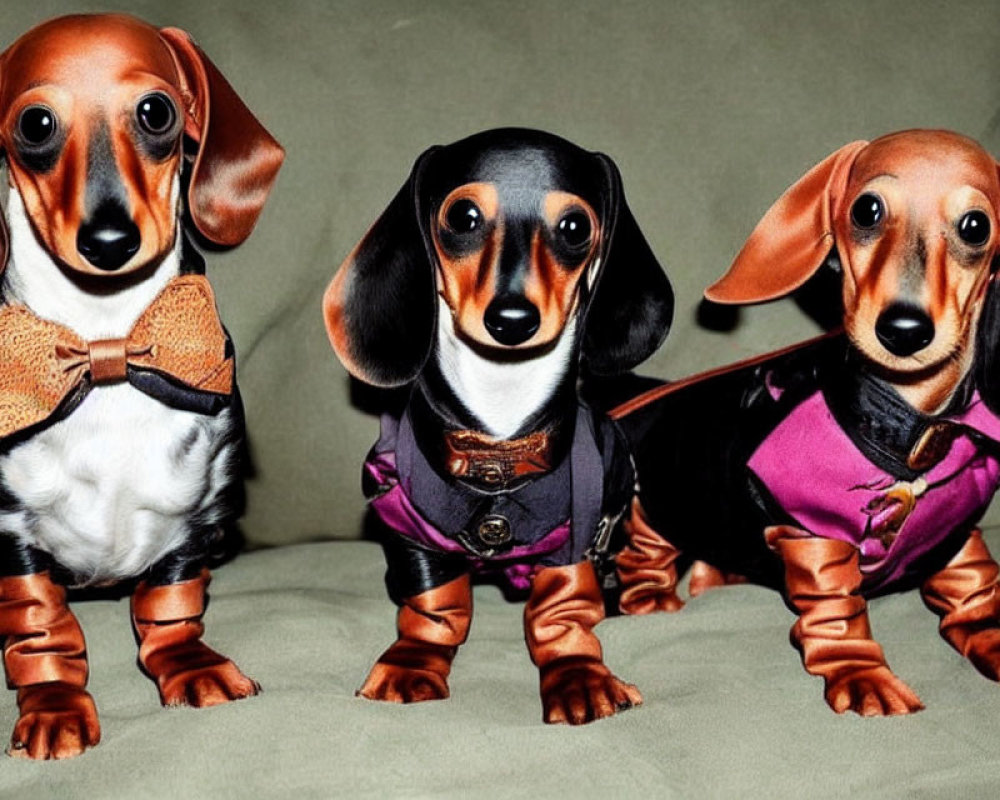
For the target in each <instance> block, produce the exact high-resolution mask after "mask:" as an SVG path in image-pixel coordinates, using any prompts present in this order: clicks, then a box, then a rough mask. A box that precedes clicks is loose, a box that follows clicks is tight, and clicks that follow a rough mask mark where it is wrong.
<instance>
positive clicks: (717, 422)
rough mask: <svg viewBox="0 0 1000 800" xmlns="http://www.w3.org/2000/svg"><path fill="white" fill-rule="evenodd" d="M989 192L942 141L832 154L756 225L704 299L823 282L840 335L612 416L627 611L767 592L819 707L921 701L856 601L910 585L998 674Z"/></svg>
mask: <svg viewBox="0 0 1000 800" xmlns="http://www.w3.org/2000/svg"><path fill="white" fill-rule="evenodd" d="M998 217H1000V180H998V166H997V163H996V161H994V159H993V157H992V156H991V155H989V154H988V153H987V152H985V151H984V150H983V149H982V147H980V146H979V145H978V144H977V143H975V142H973V141H971V140H970V139H967V138H965V137H963V136H960V135H958V134H955V133H951V132H948V131H923V130H914V131H904V132H901V133H895V134H890V135H887V136H884V137H882V138H879V139H876V140H875V141H872V142H870V143H868V142H854V143H852V144H849V145H847V146H845V147H843V148H841V149H840V150H838V151H837V152H835V153H834V154H833V155H831V156H830V157H829V158H827V159H826V160H824V161H823V162H821V163H820V164H819V165H817V166H816V167H814V168H813V169H812V170H811V171H809V172H808V173H807V174H806V175H805V176H804V177H802V178H801V179H800V180H799V181H797V182H796V183H795V184H794V185H793V186H792V187H791V188H790V189H789V190H788V191H787V192H786V193H785V194H784V195H783V196H782V197H781V199H779V200H778V201H777V203H775V205H774V206H773V207H772V208H771V209H770V210H769V211H768V212H767V214H766V215H765V216H764V218H763V219H762V220H761V222H760V223H759V224H758V226H757V228H756V229H755V230H754V232H753V233H752V235H751V236H750V238H749V240H748V241H747V243H746V245H745V246H744V248H743V250H742V251H741V252H740V254H739V255H738V256H737V258H736V260H735V262H734V264H733V265H732V267H731V268H730V270H729V272H728V273H727V274H726V275H725V276H724V277H723V278H722V279H721V280H720V281H718V282H717V283H716V284H715V285H714V286H712V287H711V288H710V289H709V290H708V291H707V292H706V296H707V297H708V298H709V299H711V300H715V301H717V302H722V303H755V302H762V301H766V300H771V299H774V298H777V297H781V296H783V295H785V294H788V293H789V292H791V291H793V290H794V289H796V288H797V287H799V286H801V285H802V284H804V283H805V282H806V281H807V280H808V279H809V278H810V277H811V276H812V275H813V274H814V273H815V272H816V271H817V270H818V269H819V268H820V267H821V266H822V265H823V264H828V265H830V266H832V267H833V268H834V269H836V270H838V271H839V272H840V273H841V278H842V301H843V308H844V316H843V320H844V329H845V333H846V335H834V336H832V337H826V338H823V339H821V340H817V341H815V342H812V343H808V344H806V345H804V346H799V347H795V348H790V349H789V350H788V351H785V352H782V353H778V354H771V355H768V356H763V357H761V358H758V359H755V360H753V361H751V362H746V363H743V364H738V365H736V366H734V367H730V368H724V369H721V370H717V371H715V372H714V373H710V374H707V375H705V376H698V377H695V378H693V379H690V380H686V381H681V382H679V383H676V384H671V385H667V386H663V387H660V388H657V389H653V390H651V391H649V392H647V393H645V394H644V395H642V396H639V397H637V398H635V399H634V400H632V401H630V402H627V403H625V404H624V405H622V406H620V407H619V408H618V409H616V410H615V411H614V412H613V416H614V417H615V418H617V419H618V421H619V423H620V424H621V425H622V427H623V428H624V429H625V430H626V432H627V434H628V436H629V438H630V439H631V440H632V441H633V442H634V445H635V456H636V462H637V469H638V474H639V484H640V491H639V495H638V499H637V502H636V503H635V505H634V506H633V513H632V516H631V518H630V520H629V521H628V523H627V525H626V528H627V530H628V533H629V537H630V540H631V543H630V544H629V546H628V547H626V548H625V550H623V551H622V552H621V553H620V554H619V556H618V566H619V573H620V577H621V580H622V593H621V599H620V605H621V608H622V610H623V611H625V612H626V613H648V612H650V611H656V610H675V609H677V608H679V607H680V605H681V601H680V600H679V598H678V597H677V594H676V591H675V589H676V581H677V569H676V565H675V560H676V559H677V558H678V556H680V555H682V554H683V555H685V556H688V557H691V558H696V559H700V560H701V562H700V563H697V564H696V567H695V569H694V570H693V571H692V594H696V593H698V592H699V591H701V590H703V589H704V588H707V587H709V586H712V585H718V584H720V583H724V582H727V581H728V580H729V579H730V578H732V577H733V576H737V575H739V576H746V577H749V578H751V579H753V580H755V581H759V582H763V583H766V584H771V585H774V586H776V587H778V588H780V589H782V590H783V592H784V594H785V597H786V600H787V602H788V604H789V605H790V607H791V608H792V609H793V610H794V611H795V612H796V613H797V615H798V619H797V621H796V623H795V625H794V627H793V629H792V640H793V642H794V643H795V644H796V646H797V647H798V648H799V649H800V650H801V653H802V659H803V662H804V665H805V668H806V669H807V670H808V671H809V672H810V673H812V674H814V675H818V676H821V677H823V678H824V680H825V685H826V700H827V702H828V703H829V705H830V706H831V707H832V708H833V709H834V710H835V711H837V712H843V711H847V710H852V711H855V712H857V713H859V714H863V715H869V716H875V715H886V714H905V713H908V712H913V711H916V710H918V709H920V708H922V704H921V701H920V700H919V698H918V697H917V695H916V694H915V693H914V691H913V690H912V689H910V687H908V686H907V685H906V684H905V683H903V682H902V681H901V680H900V679H899V678H897V677H896V676H895V675H894V674H893V673H892V672H891V671H890V670H889V667H888V665H887V664H886V660H885V656H884V654H883V652H882V649H881V647H880V646H879V645H878V644H877V643H876V642H875V640H874V639H873V638H872V635H871V629H870V626H869V622H868V613H867V604H866V599H867V598H869V597H873V596H877V595H879V594H883V593H885V592H889V591H897V590H900V589H905V588H908V587H919V589H920V591H921V593H922V595H923V598H924V600H925V602H926V603H927V605H928V606H929V607H930V608H931V609H932V610H934V611H935V612H936V613H937V614H938V615H939V616H940V617H941V623H940V630H941V634H942V636H943V637H944V638H945V639H946V640H947V641H948V642H949V643H950V644H951V645H952V646H954V647H955V648H956V649H957V650H959V651H960V652H961V653H962V654H963V655H964V656H966V657H967V658H968V659H969V660H970V661H971V662H972V663H973V665H974V666H975V667H976V668H977V669H978V670H979V671H980V672H982V673H983V674H984V675H986V676H987V677H989V678H991V679H993V680H998V679H1000V586H998V583H997V575H998V567H997V564H996V562H995V561H994V560H993V558H992V557H991V556H990V553H989V551H988V550H987V548H986V545H985V543H984V542H983V539H982V537H981V535H980V532H979V530H978V529H977V528H976V525H977V522H978V520H979V519H980V517H981V516H982V514H983V513H984V511H985V510H986V507H987V506H988V505H989V502H990V500H991V498H992V497H993V495H994V492H995V491H996V489H997V486H998V483H1000V416H998V415H1000V367H998V360H997V356H998V348H1000V292H998V284H997V280H996V278H995V277H994V273H995V271H996V263H997V254H998V247H1000V232H998Z"/></svg>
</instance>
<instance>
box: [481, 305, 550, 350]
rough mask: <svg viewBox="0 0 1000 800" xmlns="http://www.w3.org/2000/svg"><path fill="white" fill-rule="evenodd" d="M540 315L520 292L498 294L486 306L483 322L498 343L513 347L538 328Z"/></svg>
mask: <svg viewBox="0 0 1000 800" xmlns="http://www.w3.org/2000/svg"><path fill="white" fill-rule="evenodd" d="M541 322H542V315H541V314H540V313H539V312H538V309H537V308H536V307H535V305H534V303H532V302H531V301H530V300H528V298H527V297H525V296H524V295H521V294H508V295H500V296H498V297H495V298H493V301H492V302H491V303H490V304H489V306H487V307H486V314H485V315H484V317H483V323H484V324H485V325H486V330H488V331H489V333H490V336H492V337H493V338H494V339H496V340H497V341H498V342H499V343H500V344H503V345H507V346H508V347H513V346H514V345H518V344H522V343H523V342H526V341H528V339H530V338H531V337H532V336H534V335H535V332H536V331H537V330H538V328H539V326H540V325H541Z"/></svg>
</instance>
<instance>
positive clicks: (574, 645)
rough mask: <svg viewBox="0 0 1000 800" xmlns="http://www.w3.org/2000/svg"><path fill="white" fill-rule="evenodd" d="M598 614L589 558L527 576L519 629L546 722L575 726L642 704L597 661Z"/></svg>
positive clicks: (600, 603)
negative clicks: (522, 631) (529, 578)
mask: <svg viewBox="0 0 1000 800" xmlns="http://www.w3.org/2000/svg"><path fill="white" fill-rule="evenodd" d="M603 618H604V600H603V598H602V595H601V588H600V585H599V584H598V582H597V576H596V574H595V573H594V568H593V565H592V564H591V563H590V561H582V562H580V563H579V564H573V565H570V566H567V567H546V568H544V569H542V570H540V571H539V572H538V573H537V574H536V575H535V577H534V579H533V580H532V584H531V594H530V596H529V598H528V602H527V605H526V606H525V609H524V628H525V638H526V640H527V643H528V652H529V653H530V654H531V660H532V661H533V662H534V663H535V665H536V666H537V667H538V671H539V680H540V688H541V695H542V714H543V719H544V720H545V721H546V722H566V723H569V724H571V725H580V724H582V723H585V722H591V721H593V720H595V719H600V718H601V717H609V716H611V715H612V714H615V713H617V712H619V711H624V710H625V709H627V708H631V707H632V706H637V705H639V704H640V703H642V695H641V694H639V690H638V689H636V687H635V686H632V685H631V684H628V683H625V682H624V681H622V680H620V679H618V678H617V677H615V676H614V675H613V674H611V670H609V669H608V668H607V666H605V664H604V661H603V660H602V654H601V643H600V641H599V640H598V638H597V635H596V634H595V633H594V627H595V626H596V625H597V623H599V622H600V621H601V620H602V619H603Z"/></svg>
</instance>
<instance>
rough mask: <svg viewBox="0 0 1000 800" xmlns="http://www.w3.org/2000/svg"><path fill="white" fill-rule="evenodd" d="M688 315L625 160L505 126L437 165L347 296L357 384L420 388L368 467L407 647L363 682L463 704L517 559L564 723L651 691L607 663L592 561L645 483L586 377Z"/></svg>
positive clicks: (337, 342)
mask: <svg viewBox="0 0 1000 800" xmlns="http://www.w3.org/2000/svg"><path fill="white" fill-rule="evenodd" d="M672 306H673V297H672V293H671V290H670V286H669V283H668V282H667V279H666V277H665V276H664V274H663V272H662V270H661V269H660V266H659V264H658V263H657V261H656V259H655V258H654V256H653V254H652V252H651V251H650V249H649V246H648V245H647V243H646V241H645V239H644V238H643V236H642V234H641V232H640V231H639V228H638V226H637V225H636V223H635V220H634V219H633V218H632V215H631V213H630V212H629V209H628V206H627V205H626V203H625V198H624V196H623V194H622V187H621V179H620V176H619V173H618V170H617V168H616V167H615V165H614V164H613V162H612V161H611V160H610V159H609V158H608V157H607V156H604V155H601V154H599V153H591V152H587V151H584V150H581V149H580V148H579V147H576V146H575V145H573V144H571V143H569V142H567V141H565V140H563V139H560V138H558V137H556V136H553V135H550V134H546V133H542V132H538V131H531V130H518V129H502V130H492V131H487V132H484V133H480V134H478V135H475V136H471V137H469V138H467V139H463V140H461V141H459V142H456V143H454V144H452V145H449V146H447V147H435V148H431V149H430V150H427V151H426V152H425V153H424V154H423V155H421V156H420V158H418V159H417V162H416V164H415V166H414V167H413V172H412V174H411V176H410V178H409V180H408V181H407V182H406V184H405V185H404V186H403V188H402V189H401V190H400V192H399V194H397V195H396V197H395V199H394V200H393V201H392V203H390V205H389V207H388V208H387V209H386V210H385V212H384V213H383V214H382V216H381V217H380V218H379V219H378V221H377V222H376V223H375V225H374V226H373V227H372V229H371V230H370V231H369V232H368V233H367V234H366V235H365V237H364V238H363V239H362V240H361V243H360V244H359V245H358V246H357V248H356V249H355V250H354V252H353V253H351V254H350V256H349V257H348V258H347V261H346V262H345V263H344V265H343V267H341V269H340V271H339V273H338V274H337V275H336V277H335V278H334V280H333V282H332V283H331V285H330V288H329V290H328V291H327V295H326V299H325V316H326V322H327V329H328V331H329V334H330V341H331V343H332V344H333V347H334V349H335V350H336V352H337V354H338V355H339V356H340V358H341V360H342V361H343V363H344V365H345V366H346V367H347V369H348V370H349V371H350V372H351V374H352V375H354V376H355V377H357V378H359V379H361V380H362V381H365V382H367V383H370V384H374V385H377V386H398V385H404V384H411V385H412V391H411V393H410V398H409V402H408V404H407V406H406V409H405V411H404V412H403V413H402V414H401V415H385V416H384V417H383V420H382V435H381V438H380V440H379V442H378V443H377V444H376V445H375V447H374V449H373V450H372V452H371V453H370V455H369V457H368V461H367V463H366V465H365V477H366V485H367V491H368V493H369V495H370V496H372V498H373V499H372V506H373V507H374V509H375V511H376V512H377V514H378V516H379V517H380V518H381V520H382V521H383V522H384V523H385V525H386V526H387V528H388V529H389V531H388V533H387V536H386V541H385V551H386V556H387V561H388V579H387V582H388V585H389V589H390V592H391V594H392V596H393V598H394V599H395V600H396V601H397V602H398V603H399V604H400V611H399V618H398V628H399V638H398V640H397V641H396V642H395V643H394V644H393V645H392V646H391V647H390V648H389V649H388V650H387V651H386V652H385V653H384V654H383V655H382V656H381V658H379V660H378V662H377V663H376V665H375V666H374V668H373V669H372V672H371V674H370V675H369V677H368V680H367V681H366V682H365V684H364V686H363V687H362V689H361V690H360V694H362V695H363V696H365V697H368V698H372V699H378V700H390V701H395V702H411V701H418V700H430V699H436V698H443V697H447V696H448V685H447V676H448V673H449V671H450V666H451V661H452V659H453V657H454V655H455V652H456V650H457V648H458V646H459V645H460V644H461V643H462V642H463V641H464V640H465V637H466V634H467V632H468V629H469V624H470V620H471V614H472V593H471V589H470V577H471V575H472V574H474V573H477V572H481V571H495V572H498V573H501V574H502V575H504V576H505V577H506V578H507V579H508V580H509V582H510V584H511V585H513V586H515V587H519V588H523V589H528V588H529V587H530V594H529V598H528V601H527V607H526V611H525V630H526V638H527V641H528V647H529V650H530V653H531V656H532V659H533V660H534V662H535V663H536V664H537V666H538V667H539V670H540V674H541V694H542V701H543V706H544V718H545V720H546V721H547V722H567V723H571V724H579V723H584V722H589V721H591V720H594V719H597V718H600V717H606V716H609V715H611V714H614V713H615V712H616V711H619V710H621V709H624V708H628V707H629V706H632V705H635V704H637V703H639V702H640V699H641V698H640V695H639V693H638V691H637V690H636V689H635V687H633V686H630V685H628V684H626V683H623V682H622V681H620V680H619V679H618V678H616V677H615V676H614V675H612V674H611V672H610V671H609V670H608V668H607V667H606V666H605V665H604V663H603V661H602V655H601V646H600V643H599V642H598V640H597V637H596V636H595V635H594V633H593V628H594V626H595V625H596V624H597V623H598V622H599V621H600V620H601V619H602V618H603V604H602V598H601V591H600V586H599V584H598V581H597V578H596V575H595V571H594V568H593V566H592V563H591V561H590V559H589V558H588V556H589V555H591V554H592V551H593V550H594V548H595V545H597V544H599V541H598V540H603V538H604V537H605V536H606V533H607V531H609V530H610V527H611V523H612V521H613V520H614V518H615V517H617V516H618V515H619V514H621V513H622V511H623V510H624V509H625V507H626V506H627V504H628V501H629V498H630V496H631V492H632V486H633V474H632V469H631V465H630V461H629V458H628V454H627V451H626V449H625V448H624V446H623V444H624V443H623V441H622V440H621V438H620V434H618V433H617V431H616V430H615V428H614V427H613V425H611V424H610V423H609V421H608V420H607V419H606V418H604V417H602V416H601V415H598V414H595V413H593V412H592V411H591V410H590V409H589V408H588V407H587V406H586V405H584V404H583V403H582V402H581V400H580V398H579V395H578V392H577V383H578V380H579V378H580V374H581V368H582V369H583V370H586V371H589V372H591V373H594V374H613V373H617V372H620V371H624V370H628V369H630V368H631V367H632V366H634V365H635V364H637V363H639V362H640V361H642V360H643V359H645V358H646V357H647V356H649V355H650V354H651V353H652V352H653V351H654V350H655V349H656V348H657V347H658V346H659V344H660V342H661V341H662V339H663V337H664V336H665V335H666V332H667V329H668V327H669V323H670V318H671V314H672Z"/></svg>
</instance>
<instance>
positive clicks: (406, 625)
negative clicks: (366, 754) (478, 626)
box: [358, 575, 472, 703]
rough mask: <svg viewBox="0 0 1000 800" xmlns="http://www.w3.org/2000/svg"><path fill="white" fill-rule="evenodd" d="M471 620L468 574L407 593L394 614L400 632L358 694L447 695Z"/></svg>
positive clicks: (398, 698) (407, 698) (400, 698)
mask: <svg viewBox="0 0 1000 800" xmlns="http://www.w3.org/2000/svg"><path fill="white" fill-rule="evenodd" d="M471 622H472V584H471V581H470V579H469V576H468V575H462V576H460V577H458V578H455V579H454V580H451V581H449V582H448V583H445V584H443V585H441V586H437V587H435V588H433V589H429V590H427V591H426V592H421V593H420V594H418V595H414V596H412V597H407V598H405V599H404V600H403V601H402V604H401V605H400V608H399V614H398V616H397V618H396V626H397V630H398V638H397V639H396V641H395V642H394V643H393V644H392V645H391V646H390V647H389V649H388V650H386V651H385V652H384V653H383V654H382V655H381V657H380V658H379V660H378V661H376V662H375V665H374V666H373V667H372V669H371V672H370V673H369V675H368V678H367V680H366V681H365V683H364V686H362V687H361V688H360V689H359V690H358V694H359V695H360V696H361V697H367V698H368V699H369V700H385V701H388V702H392V703H417V702H421V701H423V700H443V699H444V698H446V697H448V694H449V692H448V675H449V673H450V672H451V662H452V660H453V659H454V658H455V653H457V652H458V648H459V646H460V645H461V644H462V643H463V642H464V641H465V639H466V637H467V636H468V635H469V626H470V624H471Z"/></svg>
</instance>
